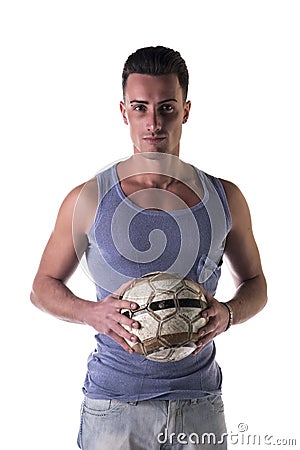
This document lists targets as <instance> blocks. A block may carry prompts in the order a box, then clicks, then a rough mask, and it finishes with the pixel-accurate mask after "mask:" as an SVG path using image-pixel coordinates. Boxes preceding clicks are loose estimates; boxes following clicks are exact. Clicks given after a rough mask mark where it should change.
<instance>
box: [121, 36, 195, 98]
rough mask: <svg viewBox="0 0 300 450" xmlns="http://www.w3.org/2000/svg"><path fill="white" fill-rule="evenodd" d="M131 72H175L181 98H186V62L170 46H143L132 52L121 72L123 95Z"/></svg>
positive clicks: (187, 74) (162, 73)
mask: <svg viewBox="0 0 300 450" xmlns="http://www.w3.org/2000/svg"><path fill="white" fill-rule="evenodd" d="M132 73H140V74H144V75H153V76H158V75H170V74H173V73H174V74H176V75H177V77H178V81H179V84H180V86H181V88H182V94H183V100H184V101H185V100H186V98H187V92H188V84H189V73H188V70H187V66H186V63H185V61H184V59H183V58H182V57H181V55H180V53H179V52H177V51H175V50H172V49H171V48H167V47H163V46H161V45H159V46H157V47H145V48H140V49H138V50H136V51H135V52H134V53H132V54H131V55H130V56H129V57H128V59H127V61H126V62H125V64H124V68H123V73H122V88H123V96H124V94H125V88H126V83H127V79H128V77H129V75H130V74H132Z"/></svg>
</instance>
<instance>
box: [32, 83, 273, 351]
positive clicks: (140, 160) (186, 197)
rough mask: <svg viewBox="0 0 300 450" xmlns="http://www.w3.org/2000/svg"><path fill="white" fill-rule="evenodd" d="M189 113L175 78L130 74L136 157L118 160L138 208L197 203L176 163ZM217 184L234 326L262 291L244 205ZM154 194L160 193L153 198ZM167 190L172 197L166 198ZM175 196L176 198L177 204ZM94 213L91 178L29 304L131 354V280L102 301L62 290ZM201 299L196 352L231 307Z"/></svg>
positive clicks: (72, 196)
mask: <svg viewBox="0 0 300 450" xmlns="http://www.w3.org/2000/svg"><path fill="white" fill-rule="evenodd" d="M190 108H191V103H190V102H189V101H185V100H184V99H183V96H182V89H181V87H180V85H179V82H178V79H177V76H176V75H174V74H171V75H162V76H155V77H154V76H149V75H141V74H131V75H129V77H128V80H127V84H126V89H125V95H124V99H123V101H121V102H120V110H121V114H122V118H123V121H124V123H125V124H126V125H127V126H128V127H129V131H130V136H131V140H132V143H133V156H132V157H131V158H129V159H127V160H126V161H123V162H121V163H119V165H118V167H117V171H118V175H119V179H120V183H121V187H122V189H123V191H124V193H125V194H126V195H127V196H132V195H135V197H134V198H135V201H136V203H138V204H140V205H141V206H143V207H146V208H147V207H151V208H155V209H156V208H159V209H165V210H169V209H176V208H180V207H181V206H180V202H181V201H183V202H184V203H185V204H186V206H187V207H191V206H194V205H195V204H197V203H198V202H199V201H201V196H202V191H201V187H200V186H198V184H197V180H196V179H195V178H196V177H195V176H194V172H193V169H192V167H191V166H190V165H188V164H186V163H183V162H182V161H181V160H180V159H179V158H178V157H179V152H180V138H181V133H182V126H183V124H184V123H186V122H187V120H188V117H189V114H190ZM221 182H222V184H223V186H224V190H225V192H226V196H227V199H228V204H229V208H230V212H231V216H232V228H231V230H230V232H229V235H228V237H227V241H226V247H225V259H226V260H227V263H228V266H229V268H230V271H231V273H232V276H233V279H234V282H235V286H236V291H235V294H234V296H233V297H232V298H231V299H230V300H229V303H230V305H231V307H232V310H233V317H234V321H233V323H234V324H238V323H242V322H244V321H246V320H248V319H250V318H251V317H252V316H254V315H255V314H257V313H258V312H259V311H260V310H261V309H262V308H263V307H264V305H265V304H266V301H267V288H266V281H265V277H264V274H263V270H262V267H261V261H260V256H259V251H258V249H257V246H256V243H255V239H254V236H253V232H252V225H251V217H250V212H249V208H248V206H247V202H246V200H245V198H244V196H243V195H242V193H241V191H240V190H239V188H238V187H237V186H235V185H234V184H233V183H231V182H229V181H225V180H221ZM153 188H155V191H153ZM158 189H159V191H158ZM153 192H154V193H153ZM158 192H159V193H160V194H161V195H157V193H158ZM150 193H151V195H150ZM168 193H171V194H174V195H163V194H168ZM175 197H177V198H178V199H179V200H180V201H179V204H178V205H176V201H174V198H175ZM174 202H175V203H174ZM153 205H154V206H153ZM96 208H97V183H96V180H95V179H92V180H89V181H88V182H87V183H84V184H82V185H80V186H77V187H76V188H75V189H73V190H72V191H71V192H70V193H69V194H68V195H67V197H66V198H65V200H64V202H63V203H62V205H61V208H60V210H59V213H58V216H57V220H56V224H55V227H54V230H53V232H52V234H51V236H50V239H49V241H48V243H47V245H46V248H45V250H44V253H43V255H42V258H41V262H40V266H39V268H38V271H37V274H36V277H35V279H34V282H33V288H32V292H31V301H32V303H33V304H34V305H36V306H37V307H39V308H40V309H42V310H44V311H46V312H48V313H50V314H53V315H54V316H56V317H58V318H60V319H62V320H67V321H71V322H75V323H81V324H87V325H89V326H91V327H93V328H94V329H95V330H96V331H97V332H99V333H103V334H106V335H107V336H110V337H111V338H112V339H114V340H115V341H116V342H118V343H119V344H120V345H121V346H122V347H123V348H124V349H125V350H126V351H128V352H129V353H132V352H133V350H132V349H131V348H130V346H129V345H128V344H127V342H126V341H125V340H124V339H125V338H126V339H131V340H132V341H133V342H136V340H137V337H136V336H135V335H134V334H132V333H130V331H126V330H125V329H124V328H123V327H122V325H127V326H129V327H132V328H138V327H139V324H138V322H136V321H133V320H131V319H129V318H127V317H125V316H124V315H122V314H120V310H121V309H122V308H126V309H130V308H131V309H135V308H136V307H137V305H136V304H135V303H130V302H128V301H125V300H121V299H120V296H121V295H122V292H123V291H124V290H125V289H126V286H127V285H128V283H127V284H125V285H123V286H121V287H120V288H119V289H118V290H117V291H116V292H115V293H113V294H111V295H108V296H107V297H106V298H104V299H103V300H102V301H101V302H94V301H90V300H87V299H83V298H79V297H78V296H76V295H75V294H74V293H73V292H71V291H70V289H69V288H68V287H67V282H68V280H69V278H70V277H71V275H72V274H73V272H74V271H75V270H76V268H77V266H78V261H79V259H80V257H81V256H82V255H83V253H84V252H85V250H86V248H87V233H88V231H89V229H90V227H91V225H92V223H93V220H94V217H95V213H96ZM206 297H207V299H208V302H209V308H208V309H207V310H206V311H205V312H204V313H203V315H207V317H209V321H208V323H207V325H206V326H205V327H204V328H202V329H201V330H199V341H198V342H197V349H196V350H195V352H194V354H197V353H198V352H199V351H200V350H201V348H202V347H203V346H204V345H206V344H207V343H208V342H209V341H211V340H212V339H214V338H215V337H216V336H218V335H219V334H221V333H223V332H224V331H225V330H226V328H227V324H228V320H229V314H228V309H227V308H226V307H225V306H224V305H223V304H222V303H221V302H220V301H218V300H217V299H216V298H213V297H212V296H211V295H210V294H209V293H207V292H206Z"/></svg>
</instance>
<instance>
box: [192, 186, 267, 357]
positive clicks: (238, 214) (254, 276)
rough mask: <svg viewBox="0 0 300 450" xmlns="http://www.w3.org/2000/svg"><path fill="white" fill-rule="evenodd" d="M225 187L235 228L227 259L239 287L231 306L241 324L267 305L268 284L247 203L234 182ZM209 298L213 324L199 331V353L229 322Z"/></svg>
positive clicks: (207, 313) (224, 310)
mask: <svg viewBox="0 0 300 450" xmlns="http://www.w3.org/2000/svg"><path fill="white" fill-rule="evenodd" d="M222 184H223V187H224V190H225V193H226V196H227V200H228V204H229V209H230V213H231V218H232V228H231V230H230V232H229V234H228V236H227V240H226V246H225V259H226V262H227V263H228V266H229V269H230V272H231V274H232V277H233V280H234V283H235V286H236V291H235V294H234V296H233V297H232V298H231V299H230V300H229V301H228V302H227V303H229V305H230V306H231V308H232V311H233V324H238V323H242V322H245V321H246V320H248V319H250V318H251V317H253V316H254V315H255V314H257V313H258V312H259V311H260V310H261V309H262V308H263V307H264V306H265V304H266V301H267V285H266V280H265V277H264V274H263V270H262V266H261V261H260V255H259V251H258V248H257V245H256V242H255V239H254V236H253V231H252V224H251V217H250V212H249V208H248V205H247V202H246V200H245V198H244V196H243V195H242V193H241V191H240V190H239V189H238V187H237V186H235V185H234V184H233V183H230V182H229V181H224V180H222ZM207 298H208V301H209V308H208V309H207V310H206V311H204V313H203V316H207V317H209V321H208V324H207V325H206V326H205V327H204V328H202V329H201V330H200V331H199V338H200V339H199V341H198V343H197V349H196V350H195V352H194V353H195V354H197V353H198V352H199V351H200V350H201V348H202V347H203V346H204V345H205V344H207V343H208V342H209V341H211V340H212V339H214V338H215V337H216V336H217V335H218V334H220V333H222V332H224V331H225V330H226V328H227V325H228V321H229V312H228V309H227V308H226V306H225V305H223V304H222V303H221V302H220V301H218V300H216V299H215V298H213V297H212V296H211V295H209V293H207ZM222 301H224V300H222Z"/></svg>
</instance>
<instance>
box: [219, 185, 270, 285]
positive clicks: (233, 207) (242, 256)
mask: <svg viewBox="0 0 300 450" xmlns="http://www.w3.org/2000/svg"><path fill="white" fill-rule="evenodd" d="M226 183H228V182H225V183H223V185H224V188H225V192H226V195H227V199H228V203H229V208H230V212H231V216H232V228H231V230H230V232H229V234H228V236H227V240H226V246H225V259H226V261H227V263H228V266H229V269H230V271H231V273H232V276H233V279H234V281H235V284H236V286H238V285H240V284H241V283H242V282H244V281H246V280H249V279H252V278H255V277H257V276H259V275H261V274H262V267H261V261H260V255H259V251H258V248H257V245H256V241H255V238H254V235H253V230H252V222H251V216H250V211H249V208H248V205H247V202H246V200H245V198H244V196H243V194H242V193H241V191H240V190H239V189H238V188H237V186H235V185H233V184H232V183H228V184H226Z"/></svg>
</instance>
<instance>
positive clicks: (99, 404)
mask: <svg viewBox="0 0 300 450" xmlns="http://www.w3.org/2000/svg"><path fill="white" fill-rule="evenodd" d="M126 406H127V403H125V402H120V401H118V400H98V399H91V398H88V397H86V398H85V399H84V402H83V408H82V410H83V412H84V413H86V414H89V415H92V416H98V417H105V416H107V415H109V414H111V413H119V412H121V411H122V410H123V409H124V408H126Z"/></svg>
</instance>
